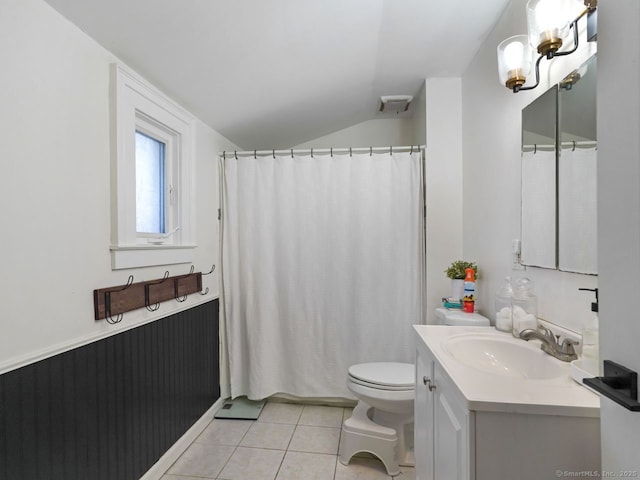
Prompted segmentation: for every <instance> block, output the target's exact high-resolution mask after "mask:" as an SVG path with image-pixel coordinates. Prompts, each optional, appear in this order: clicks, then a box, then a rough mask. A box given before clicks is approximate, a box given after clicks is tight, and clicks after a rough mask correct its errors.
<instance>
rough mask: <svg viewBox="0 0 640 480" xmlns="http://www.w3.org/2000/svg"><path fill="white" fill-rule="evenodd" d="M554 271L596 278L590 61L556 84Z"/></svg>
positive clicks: (593, 80) (593, 101) (593, 83)
mask: <svg viewBox="0 0 640 480" xmlns="http://www.w3.org/2000/svg"><path fill="white" fill-rule="evenodd" d="M558 105H559V112H558V113H559V116H558V118H559V121H558V126H559V135H560V138H559V147H560V148H559V149H558V268H559V269H560V270H563V271H568V272H577V273H589V274H596V273H598V272H597V247H598V231H597V205H596V202H597V185H596V178H597V177H596V175H597V173H596V157H597V143H596V140H597V134H596V57H595V56H593V57H591V58H590V59H589V60H588V61H587V62H585V63H584V64H583V65H582V66H581V67H580V68H579V69H577V70H576V71H574V72H572V73H570V74H569V75H567V77H565V79H564V80H563V81H562V82H560V84H559V88H558Z"/></svg>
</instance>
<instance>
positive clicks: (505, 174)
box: [462, 0, 597, 332]
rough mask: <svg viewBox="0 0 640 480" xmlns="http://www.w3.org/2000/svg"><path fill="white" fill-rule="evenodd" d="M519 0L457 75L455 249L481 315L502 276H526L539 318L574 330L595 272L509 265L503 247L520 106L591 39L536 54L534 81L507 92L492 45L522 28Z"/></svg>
mask: <svg viewBox="0 0 640 480" xmlns="http://www.w3.org/2000/svg"><path fill="white" fill-rule="evenodd" d="M525 4H526V0H513V1H512V2H511V3H510V4H509V5H508V7H507V8H506V9H505V11H504V13H503V15H502V17H501V18H500V20H499V21H498V23H497V24H496V26H495V28H494V30H493V31H492V32H491V34H490V35H489V37H488V39H487V40H486V41H485V42H484V43H483V45H482V46H481V48H480V50H479V51H478V53H477V54H476V56H475V57H474V59H473V61H472V62H471V64H470V66H469V67H468V69H467V70H466V72H465V73H464V75H463V77H462V99H463V101H462V118H463V156H464V166H463V172H464V173H463V192H464V193H463V212H464V215H463V238H464V244H463V252H464V257H465V259H466V260H472V261H477V262H478V265H479V269H480V270H481V280H480V282H479V292H478V296H479V300H478V301H479V304H480V306H481V307H482V312H483V313H484V314H486V315H487V316H491V317H492V318H493V316H494V313H495V312H494V304H493V303H494V300H493V298H494V293H495V291H496V290H497V289H498V288H499V286H500V283H501V282H502V279H503V278H504V277H505V276H506V275H511V276H513V277H520V276H527V277H529V278H531V279H532V280H533V281H534V283H535V290H536V292H537V294H538V311H539V316H540V317H541V318H544V319H545V320H548V321H551V322H553V323H556V324H559V325H562V326H565V327H567V328H569V329H571V330H574V331H578V332H579V331H580V330H581V327H582V324H583V323H584V322H585V321H586V320H587V319H589V318H590V317H591V315H592V314H591V311H590V302H591V301H592V298H591V296H590V294H588V293H584V292H578V288H579V287H589V288H593V287H595V286H597V277H595V276H587V275H577V274H571V273H564V272H559V271H555V270H544V269H540V268H527V270H526V272H521V271H512V264H511V253H510V252H511V242H512V240H513V239H516V238H519V237H520V192H521V190H520V141H521V140H520V139H521V136H520V128H521V111H522V108H523V107H525V106H526V105H527V104H529V103H530V102H531V101H533V100H534V99H535V98H536V97H537V96H538V95H540V94H542V93H544V92H545V91H546V90H547V89H548V88H549V87H550V86H551V85H553V84H554V83H557V82H558V80H560V79H562V78H563V77H564V75H566V74H567V73H569V72H570V71H571V70H573V69H574V68H576V67H578V66H579V65H580V64H582V63H583V62H584V61H585V60H586V59H587V58H588V57H589V56H590V55H591V54H592V53H593V52H594V51H595V44H593V43H586V42H583V43H582V44H581V47H580V49H579V51H578V52H576V53H574V54H572V55H569V56H567V57H558V58H555V59H554V60H553V61H552V62H547V61H546V60H543V62H542V64H541V65H542V71H541V77H542V80H541V85H540V86H538V88H536V89H534V90H532V91H528V92H520V93H518V94H513V93H511V92H510V91H509V90H508V89H507V88H506V87H504V86H502V85H500V84H499V82H498V73H497V59H496V46H497V45H498V43H500V42H501V41H502V40H504V39H505V38H507V37H509V36H512V35H516V34H519V33H524V32H526V16H525ZM585 24H586V22H585V21H584V20H582V21H581V24H580V26H581V27H583V26H584V25H585ZM549 65H551V66H550V67H549Z"/></svg>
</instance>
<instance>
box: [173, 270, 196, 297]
mask: <svg viewBox="0 0 640 480" xmlns="http://www.w3.org/2000/svg"><path fill="white" fill-rule="evenodd" d="M194 269H195V267H194V266H193V265H191V268H190V269H189V273H187V274H186V275H181V276H179V277H175V278H174V279H173V296H174V298H175V299H176V300H177V301H178V302H180V303H182V302H184V301H185V300H186V299H187V295H184V296H182V297H181V296H180V294H179V293H178V287H179V285H180V279H181V278H185V277H188V276H189V275H191V274H192V273H193V271H194Z"/></svg>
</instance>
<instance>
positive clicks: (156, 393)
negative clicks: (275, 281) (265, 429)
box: [0, 300, 220, 480]
mask: <svg viewBox="0 0 640 480" xmlns="http://www.w3.org/2000/svg"><path fill="white" fill-rule="evenodd" d="M219 397H220V378H219V369H218V300H214V301H211V302H207V303H204V304H201V305H198V306H196V307H193V308H191V309H189V310H186V311H183V312H180V313H177V314H175V315H171V316H169V317H166V318H163V319H161V320H158V321H155V322H152V323H149V324H146V325H143V326H140V327H137V328H134V329H132V330H128V331H126V332H123V333H120V334H117V335H114V336H111V337H108V338H105V339H103V340H99V341H97V342H94V343H91V344H89V345H85V346H82V347H80V348H77V349H75V350H71V351H69V352H65V353H62V354H60V355H56V356H55V357H51V358H48V359H45V360H42V361H40V362H37V363H34V364H31V365H27V366H26V367H22V368H19V369H17V370H13V371H11V372H8V373H6V374H4V375H0V480H21V479H24V480H36V479H43V480H57V479H60V480H76V479H77V480H89V479H91V480H103V479H104V480H128V479H131V480H134V479H138V478H140V476H142V475H143V474H144V473H145V472H146V471H147V470H148V469H149V468H150V467H151V466H152V465H153V464H154V463H155V462H156V461H157V460H158V459H159V458H160V457H161V456H162V455H163V454H164V453H165V452H166V451H167V450H168V449H169V447H171V445H173V444H174V443H175V442H176V440H178V439H179V438H180V437H181V436H182V435H183V434H184V433H185V432H186V431H187V430H188V429H189V428H190V427H191V426H192V425H193V424H194V423H195V422H196V421H197V420H198V419H199V418H200V417H201V416H202V414H204V413H205V412H206V411H207V409H209V407H211V405H213V404H214V403H215V401H216V400H217V399H218V398H219Z"/></svg>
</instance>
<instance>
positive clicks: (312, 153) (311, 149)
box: [311, 148, 313, 158]
mask: <svg viewBox="0 0 640 480" xmlns="http://www.w3.org/2000/svg"><path fill="white" fill-rule="evenodd" d="M311 158H313V148H312V149H311Z"/></svg>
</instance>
